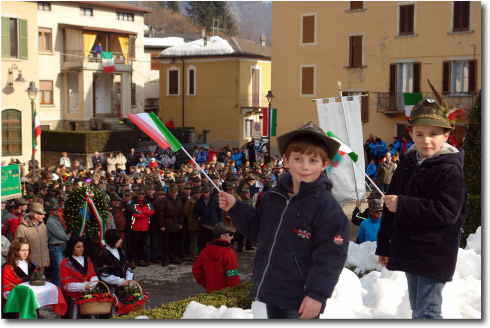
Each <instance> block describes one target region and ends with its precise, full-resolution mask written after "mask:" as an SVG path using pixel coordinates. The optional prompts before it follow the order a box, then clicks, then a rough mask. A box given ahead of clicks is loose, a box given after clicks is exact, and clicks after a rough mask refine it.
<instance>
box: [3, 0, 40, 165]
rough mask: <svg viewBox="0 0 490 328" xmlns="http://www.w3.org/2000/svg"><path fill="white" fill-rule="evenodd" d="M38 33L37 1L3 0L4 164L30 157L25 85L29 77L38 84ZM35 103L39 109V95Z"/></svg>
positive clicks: (29, 109) (29, 114) (30, 129)
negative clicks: (15, 0)
mask: <svg viewBox="0 0 490 328" xmlns="http://www.w3.org/2000/svg"><path fill="white" fill-rule="evenodd" d="M37 33H38V28H37V3H36V2H10V1H8V2H7V1H5V2H2V79H1V80H2V96H1V99H2V101H1V103H2V162H4V161H5V162H6V163H7V164H8V163H9V162H10V160H11V159H18V160H20V162H22V163H28V161H29V160H31V158H32V153H33V138H32V133H33V124H32V122H33V121H32V107H31V99H30V98H29V96H28V95H27V92H26V89H27V88H28V87H29V82H30V81H33V82H35V83H36V86H37V87H38V88H39V78H38V75H39V73H38V51H37V43H38V35H37ZM20 80H24V82H20ZM34 107H35V109H36V110H37V111H39V96H37V97H36V98H35V99H34ZM38 114H39V113H38ZM38 143H39V149H38V150H37V151H36V160H37V161H40V159H41V152H40V141H39V140H38Z"/></svg>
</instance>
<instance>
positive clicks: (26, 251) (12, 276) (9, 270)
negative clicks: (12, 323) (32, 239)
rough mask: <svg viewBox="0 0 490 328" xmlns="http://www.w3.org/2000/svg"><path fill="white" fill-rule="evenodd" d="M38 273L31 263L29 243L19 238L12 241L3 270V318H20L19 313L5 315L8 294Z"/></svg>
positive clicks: (25, 239)
mask: <svg viewBox="0 0 490 328" xmlns="http://www.w3.org/2000/svg"><path fill="white" fill-rule="evenodd" d="M34 271H36V265H35V263H32V261H31V253H30V246H29V241H28V240H27V238H24V237H19V238H15V239H14V240H12V244H10V248H9V252H8V255H7V263H6V264H5V266H4V267H3V269H2V298H3V299H2V318H6V319H13V318H18V313H3V306H4V305H5V302H6V301H7V298H8V294H9V293H10V291H11V290H12V289H13V288H14V287H15V286H17V285H19V284H21V283H23V282H27V281H29V279H30V277H31V275H32V274H33V273H34Z"/></svg>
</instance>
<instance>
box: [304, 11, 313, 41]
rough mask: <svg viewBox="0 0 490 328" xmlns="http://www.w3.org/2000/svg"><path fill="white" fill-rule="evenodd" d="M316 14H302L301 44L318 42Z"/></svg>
mask: <svg viewBox="0 0 490 328" xmlns="http://www.w3.org/2000/svg"><path fill="white" fill-rule="evenodd" d="M315 30H316V14H304V15H301V44H308V43H310V44H311V43H315V42H316V39H315V37H316V35H315Z"/></svg>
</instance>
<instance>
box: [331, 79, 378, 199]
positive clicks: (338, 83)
mask: <svg viewBox="0 0 490 328" xmlns="http://www.w3.org/2000/svg"><path fill="white" fill-rule="evenodd" d="M337 85H338V87H339V94H340V101H341V102H342V112H343V113H344V123H345V131H346V132H347V141H348V142H349V147H350V145H351V142H350V135H349V128H348V127H347V116H346V115H345V107H344V98H343V97H342V84H341V83H340V81H337ZM351 162H352V163H354V161H351ZM356 165H357V163H356ZM357 166H359V165H357ZM352 174H353V175H354V186H356V197H357V200H359V191H358V190H357V181H356V174H355V170H354V164H353V165H352ZM369 180H371V179H369Z"/></svg>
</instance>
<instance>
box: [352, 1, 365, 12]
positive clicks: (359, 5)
mask: <svg viewBox="0 0 490 328" xmlns="http://www.w3.org/2000/svg"><path fill="white" fill-rule="evenodd" d="M349 5H350V7H349V9H350V10H358V9H363V6H364V1H350V4H349Z"/></svg>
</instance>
